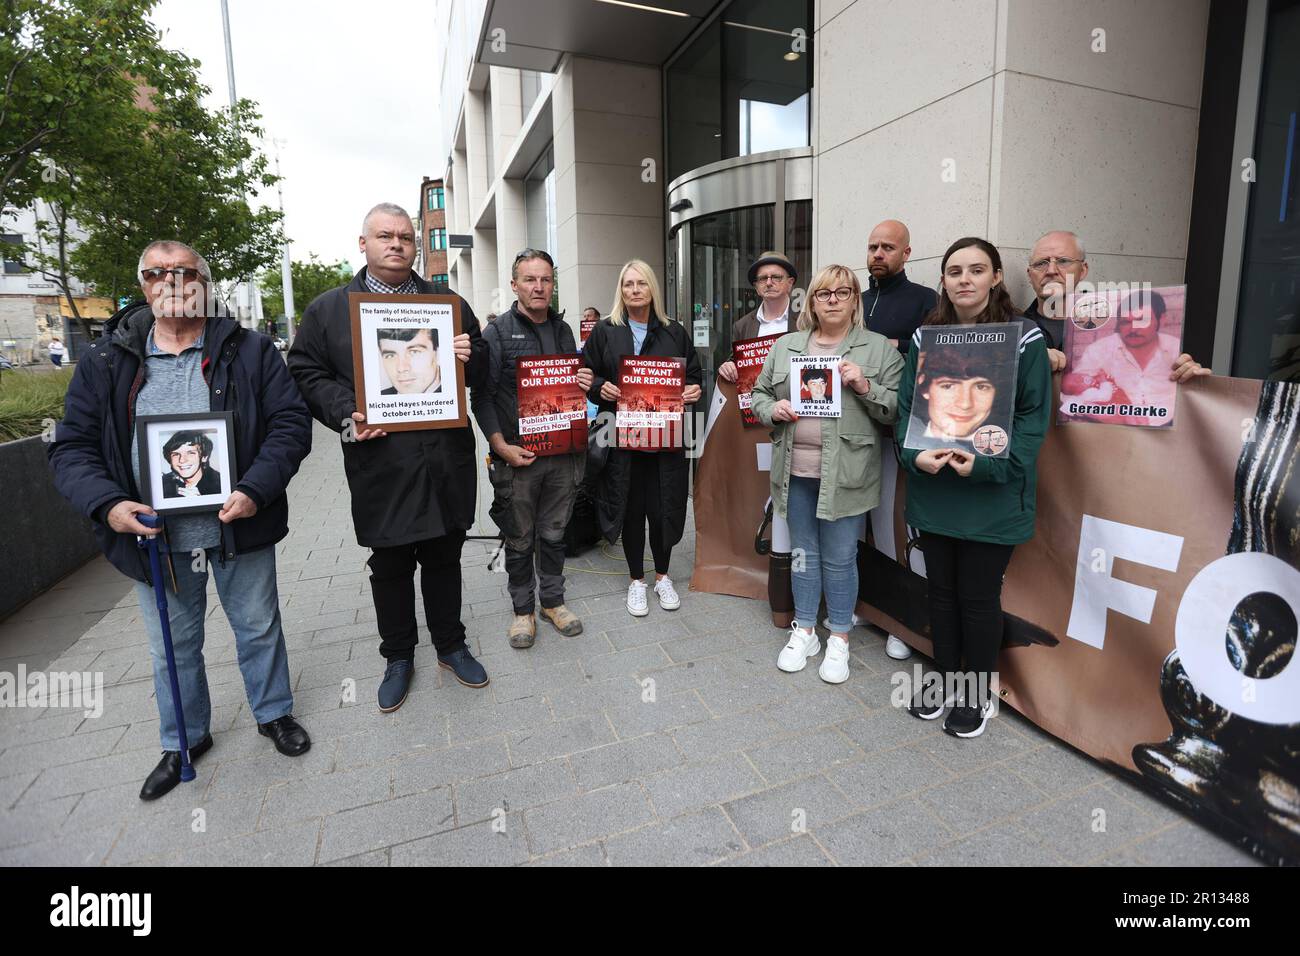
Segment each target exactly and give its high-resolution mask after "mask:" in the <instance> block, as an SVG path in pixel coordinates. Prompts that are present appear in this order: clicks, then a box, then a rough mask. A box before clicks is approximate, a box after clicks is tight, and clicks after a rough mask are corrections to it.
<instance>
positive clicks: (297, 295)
mask: <svg viewBox="0 0 1300 956" xmlns="http://www.w3.org/2000/svg"><path fill="white" fill-rule="evenodd" d="M289 275H290V277H291V278H292V279H293V301H294V306H295V309H294V311H295V312H296V313H297V314H298V315H302V310H303V309H305V308H306V307H307V305H308V304H309V303H310V302H311V301H312V300H313V299H315V298H316V297H317V296H319V295H321V294H322V293H325V292H328V291H329V290H330V289H337V288H338V287H339V286H341V285H343V284H345V283H346V282H347V281H348V280H350V279H351V278H352V266H350V265H349V264H348V263H346V262H343V261H339V262H328V263H327V262H321V261H320V259H319V258H318V257H317V256H316V254H315V253H312V254H311V255H310V256H309V257H308V258H307V261H306V262H301V261H298V262H293V263H291V264H290V268H289ZM283 283H284V277H283V272H282V270H281V269H279V268H275V269H268V270H267V271H266V272H265V273H264V274H263V276H262V283H261V284H262V311H263V313H265V314H266V315H267V316H271V317H279V318H282V317H283V316H284V314H285V312H284V285H283Z"/></svg>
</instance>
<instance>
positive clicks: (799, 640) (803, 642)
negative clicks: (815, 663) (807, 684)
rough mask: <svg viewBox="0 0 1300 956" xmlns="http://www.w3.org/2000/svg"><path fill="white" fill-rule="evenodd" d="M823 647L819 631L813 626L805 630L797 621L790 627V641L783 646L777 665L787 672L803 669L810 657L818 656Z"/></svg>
mask: <svg viewBox="0 0 1300 956" xmlns="http://www.w3.org/2000/svg"><path fill="white" fill-rule="evenodd" d="M821 649H822V642H821V641H820V640H818V638H817V632H816V631H815V630H813V629H812V628H811V627H810V628H808V630H806V631H805V630H804V629H803V628H802V627H800V626H799V622H798V621H795V623H794V624H793V625H791V627H790V643H788V644H787V645H786V646H785V647H783V648H781V654H780V656H779V657H777V659H776V666H777V667H779V668H780V669H781V670H783V671H785V672H786V673H787V674H793V673H794V672H795V671H801V670H803V668H804V665H805V664H807V663H808V658H810V657H816V656H817V655H818V653H820V652H821Z"/></svg>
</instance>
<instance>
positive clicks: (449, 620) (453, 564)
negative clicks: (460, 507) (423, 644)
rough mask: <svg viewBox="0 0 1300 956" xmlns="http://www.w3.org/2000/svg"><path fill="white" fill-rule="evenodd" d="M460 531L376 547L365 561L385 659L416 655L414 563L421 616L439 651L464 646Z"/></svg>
mask: <svg viewBox="0 0 1300 956" xmlns="http://www.w3.org/2000/svg"><path fill="white" fill-rule="evenodd" d="M464 544H465V532H464V531H453V532H451V533H450V534H445V535H443V536H442V537H440V538H429V539H427V540H425V541H417V542H415V543H414V544H404V545H400V546H398V547H396V548H375V549H374V551H373V552H372V553H371V555H370V560H369V561H367V562H366V563H367V565H369V567H370V590H371V592H372V593H373V594H374V598H375V620H376V621H377V623H378V625H379V653H380V654H382V655H383V656H384V658H385V659H387V660H394V659H397V658H402V657H404V658H406V659H407V660H411V659H412V658H413V657H414V656H415V645H416V643H417V642H418V641H419V626H418V625H417V623H416V620H415V566H416V564H417V563H418V564H419V566H420V593H421V595H422V596H423V598H424V619H425V623H426V624H428V626H429V634H430V635H431V636H432V637H433V646H434V647H435V648H436V649H437V651H438V653H439V654H450V653H452V652H453V651H458V650H460V649H461V648H463V647H464V646H465V625H464V624H462V623H461V620H460V584H461V582H460V551H461V548H462V547H463V546H464Z"/></svg>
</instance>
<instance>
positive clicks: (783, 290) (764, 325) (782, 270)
mask: <svg viewBox="0 0 1300 956" xmlns="http://www.w3.org/2000/svg"><path fill="white" fill-rule="evenodd" d="M798 279H799V273H798V272H796V271H795V268H794V263H793V262H791V261H790V260H789V259H787V258H786V257H785V256H783V255H781V253H779V252H765V253H763V254H762V255H761V256H759V257H758V258H757V259H755V260H754V263H753V265H751V266H750V267H749V284H750V285H752V286H753V287H754V291H755V292H757V293H758V298H759V300H760V301H759V303H758V307H757V308H756V309H754V310H753V311H752V312H746V313H745V314H744V315H742V316H741V317H740V318H738V319H737V320H736V321H735V322H733V323H732V324H731V336H730V337H729V338H728V339H726V340H725V341H723V342H721V343H719V349H718V353H717V354H716V355H715V357H714V358H715V361H716V360H717V359H722V360H723V361H722V363H721V364H720V365H718V377H719V378H721V379H722V380H723V381H724V382H732V383H734V382H735V381H736V363H735V362H733V361H732V360H731V359H730V358H729V357H726V356H730V354H731V346H732V344H733V343H736V342H743V341H745V339H756V338H760V337H762V336H765V335H784V334H785V333H787V332H793V331H794V328H795V322H796V321H798V318H799V310H798V309H792V308H791V307H790V296H791V293H792V292H793V291H794V284H795V282H796V281H798Z"/></svg>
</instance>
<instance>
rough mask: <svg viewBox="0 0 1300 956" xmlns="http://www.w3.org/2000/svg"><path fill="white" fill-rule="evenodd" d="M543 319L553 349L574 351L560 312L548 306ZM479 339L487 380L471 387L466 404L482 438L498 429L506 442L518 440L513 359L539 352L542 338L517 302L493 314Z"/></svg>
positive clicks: (561, 352) (514, 360)
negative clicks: (483, 349) (484, 346)
mask: <svg viewBox="0 0 1300 956" xmlns="http://www.w3.org/2000/svg"><path fill="white" fill-rule="evenodd" d="M546 322H547V324H548V325H549V326H550V327H551V330H552V333H553V334H554V336H555V345H556V353H557V354H560V355H567V354H570V353H572V354H577V351H578V346H577V344H576V343H575V342H574V340H573V329H571V328H569V323H567V322H565V321H564V315H563V314H562V313H559V312H556V311H554V310H552V309H547V311H546ZM483 341H484V342H486V343H487V347H488V363H487V381H486V383H485V384H484V386H483V387H481V388H476V389H474V394H473V398H472V401H471V402H470V404H471V405H472V406H473V409H474V418H475V420H477V421H478V427H479V428H480V429H482V431H483V437H484V438H491V437H492V434H493V432H500V433H501V437H502V438H504V439H505V440H506V443H507V444H510V445H517V444H519V395H518V392H517V391H516V389H515V383H516V381H517V378H516V375H515V371H516V365H515V363H516V362H517V361H518V360H519V359H521V358H527V357H528V356H530V355H543V354H545V353H544V352H543V348H542V338H541V336H540V335H538V333H537V323H536V322H534V321H533V320H532V319H530V318H528V316H526V315H520V314H519V303H518V302H516V303H514V304H513V305H511V306H510V311H509V312H503V313H502V314H501V315H499V316H497V317H496V319H494V320H493V321H492V322H491V324H489V325H488V327H487V328H486V329H484V330H483Z"/></svg>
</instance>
